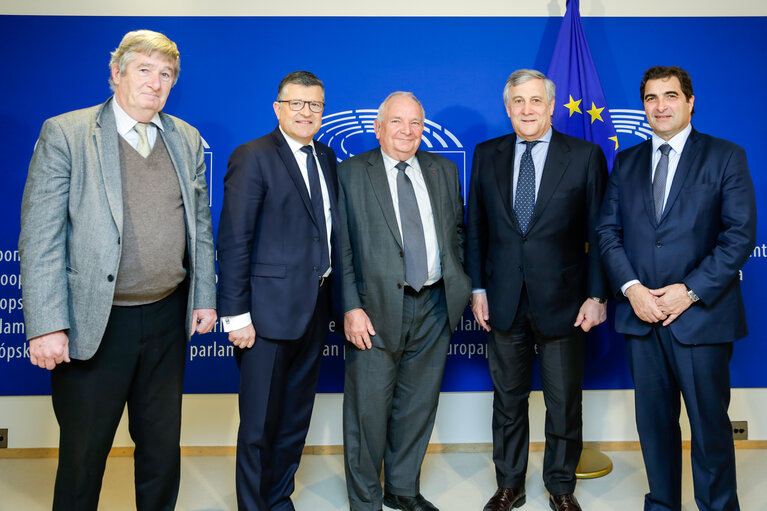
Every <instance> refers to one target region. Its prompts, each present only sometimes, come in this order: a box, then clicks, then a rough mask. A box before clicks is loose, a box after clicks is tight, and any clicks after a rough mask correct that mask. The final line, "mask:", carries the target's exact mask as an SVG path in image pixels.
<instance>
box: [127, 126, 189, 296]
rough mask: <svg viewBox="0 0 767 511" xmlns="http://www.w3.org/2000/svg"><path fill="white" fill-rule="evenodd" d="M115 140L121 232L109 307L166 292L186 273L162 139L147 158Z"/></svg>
mask: <svg viewBox="0 0 767 511" xmlns="http://www.w3.org/2000/svg"><path fill="white" fill-rule="evenodd" d="M119 138H120V169H121V171H122V172H121V173H122V195H123V236H122V256H121V259H120V269H119V270H118V272H117V282H116V285H115V297H114V305H121V306H126V305H142V304H147V303H152V302H156V301H158V300H161V299H163V298H165V297H166V296H168V295H170V294H171V293H172V292H173V291H174V290H175V289H176V288H177V287H178V285H179V284H180V283H181V282H182V281H183V280H184V278H185V277H186V270H185V269H184V254H185V250H186V226H185V221H184V204H183V201H182V199H181V188H180V187H179V184H178V176H177V175H176V170H175V169H174V167H173V162H172V161H171V159H170V155H169V154H168V149H167V148H166V147H165V143H164V142H163V140H162V137H161V136H160V135H159V134H158V136H157V140H156V141H155V144H154V147H153V148H152V152H151V153H149V156H147V157H146V158H142V157H141V155H140V154H138V153H137V152H136V150H135V149H133V147H131V145H130V144H129V143H128V142H126V141H125V140H124V139H123V138H122V137H119Z"/></svg>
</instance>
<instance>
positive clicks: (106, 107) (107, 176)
mask: <svg viewBox="0 0 767 511" xmlns="http://www.w3.org/2000/svg"><path fill="white" fill-rule="evenodd" d="M112 101H114V100H113V99H110V100H108V101H107V102H106V103H104V104H103V105H102V106H101V109H100V110H99V112H98V113H97V114H96V124H95V125H94V127H93V141H94V143H95V144H96V152H97V153H98V157H99V161H100V162H101V177H102V179H103V180H104V191H105V192H106V195H107V202H108V203H109V209H110V211H111V212H112V218H113V219H114V222H115V225H116V226H117V232H118V233H119V235H120V236H122V231H123V191H122V175H121V174H120V145H119V140H118V138H117V137H119V135H118V134H117V123H116V121H115V115H114V111H113V110H112V103H111V102H112Z"/></svg>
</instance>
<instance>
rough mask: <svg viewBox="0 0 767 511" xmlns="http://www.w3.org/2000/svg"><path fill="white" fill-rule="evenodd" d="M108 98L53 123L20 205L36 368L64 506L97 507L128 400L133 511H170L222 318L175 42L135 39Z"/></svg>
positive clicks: (131, 36) (124, 51) (200, 165)
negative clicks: (54, 429) (183, 115)
mask: <svg viewBox="0 0 767 511" xmlns="http://www.w3.org/2000/svg"><path fill="white" fill-rule="evenodd" d="M110 68H111V75H110V80H109V81H110V84H111V86H112V90H113V91H114V96H112V97H111V98H109V99H108V100H107V102H106V103H104V104H102V105H98V106H94V107H91V108H87V109H84V110H77V111H74V112H69V113H66V114H63V115H60V116H58V117H53V118H51V119H48V120H47V121H45V123H44V124H43V128H42V131H41V132H40V138H39V139H38V141H37V145H36V146H35V152H34V155H33V156H32V162H31V163H30V166H29V175H28V177H27V183H26V188H25V189H24V198H23V200H22V205H21V210H22V211H21V237H20V238H19V250H20V253H21V278H22V282H23V297H24V319H25V321H26V332H27V337H28V339H29V353H30V360H31V361H32V363H33V364H36V365H38V366H40V367H42V368H45V369H48V370H51V395H52V400H53V408H54V412H55V414H56V419H57V421H58V423H59V428H60V440H59V466H58V472H57V475H56V485H55V490H54V501H53V509H54V510H72V511H88V510H96V508H97V507H98V498H99V492H100V489H101V479H102V476H103V473H104V466H105V463H106V459H107V455H108V454H109V449H110V447H111V445H112V441H113V439H114V433H115V430H116V428H117V425H118V423H119V422H120V417H121V415H122V412H123V409H124V408H125V405H126V403H127V405H128V415H129V419H130V434H131V437H132V438H133V440H134V442H135V444H136V449H135V454H134V459H135V484H136V504H137V507H138V509H142V510H144V509H145V510H172V509H174V507H175V502H176V498H177V496H178V485H179V476H180V449H179V436H180V431H181V392H182V381H183V373H184V361H185V352H186V341H187V339H188V338H189V336H190V335H191V334H193V333H195V332H197V333H206V332H208V331H210V329H211V328H212V327H213V325H214V323H215V321H216V311H215V300H216V298H215V296H216V290H215V267H214V250H213V237H212V227H211V216H210V210H209V208H208V190H207V184H206V182H205V161H204V157H203V145H202V140H201V138H200V134H199V133H198V132H197V130H196V129H194V128H193V127H192V126H190V125H188V124H187V123H185V122H184V121H182V120H180V119H177V118H175V117H172V116H170V115H167V114H164V113H162V112H161V110H162V108H163V106H164V105H165V101H166V99H167V97H168V93H169V92H170V89H171V87H172V86H173V85H174V84H175V83H176V80H177V78H178V71H179V53H178V49H177V47H176V44H175V43H173V42H172V41H171V40H169V39H168V38H167V37H165V36H164V35H162V34H159V33H157V32H151V31H148V30H139V31H135V32H129V33H128V34H126V35H125V37H124V38H123V40H122V42H121V43H120V46H119V47H118V48H117V49H116V50H115V51H114V52H113V53H112V59H111V61H110Z"/></svg>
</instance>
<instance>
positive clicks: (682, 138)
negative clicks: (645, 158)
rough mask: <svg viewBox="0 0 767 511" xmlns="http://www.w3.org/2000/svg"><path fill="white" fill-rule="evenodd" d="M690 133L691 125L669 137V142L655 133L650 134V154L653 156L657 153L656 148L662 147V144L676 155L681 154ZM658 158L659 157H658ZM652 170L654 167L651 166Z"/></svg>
mask: <svg viewBox="0 0 767 511" xmlns="http://www.w3.org/2000/svg"><path fill="white" fill-rule="evenodd" d="M691 132H692V124H688V125H687V126H686V127H685V128H684V129H683V130H682V131H680V132H679V133H677V134H676V135H674V136H673V137H671V139H670V140H663V139H662V138H660V137H659V136H658V135H656V134H655V133H653V134H652V153H653V155H655V153H657V152H658V148H659V147H660V146H662V145H663V144H668V145H670V146H671V149H672V150H673V151H674V152H675V153H676V154H681V153H682V149H684V144H685V143H687V139H688V138H689V137H690V133H691ZM658 158H660V157H658ZM653 168H655V166H654V165H653Z"/></svg>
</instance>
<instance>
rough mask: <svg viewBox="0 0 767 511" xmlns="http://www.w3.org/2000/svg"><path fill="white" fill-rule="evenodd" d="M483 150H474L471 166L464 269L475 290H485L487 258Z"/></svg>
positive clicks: (478, 148)
mask: <svg viewBox="0 0 767 511" xmlns="http://www.w3.org/2000/svg"><path fill="white" fill-rule="evenodd" d="M480 153H481V149H480V147H479V146H477V147H475V148H474V161H473V162H472V164H471V179H470V185H469V203H468V208H467V209H468V211H467V222H466V224H467V230H468V233H467V237H466V257H465V261H464V267H465V269H466V273H467V274H468V275H469V278H470V279H471V286H472V288H473V289H484V288H486V287H487V286H486V284H485V282H484V274H485V272H484V261H485V260H486V256H487V213H486V211H485V207H484V204H483V202H482V190H481V185H480V179H479V173H480V166H481V157H480Z"/></svg>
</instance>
